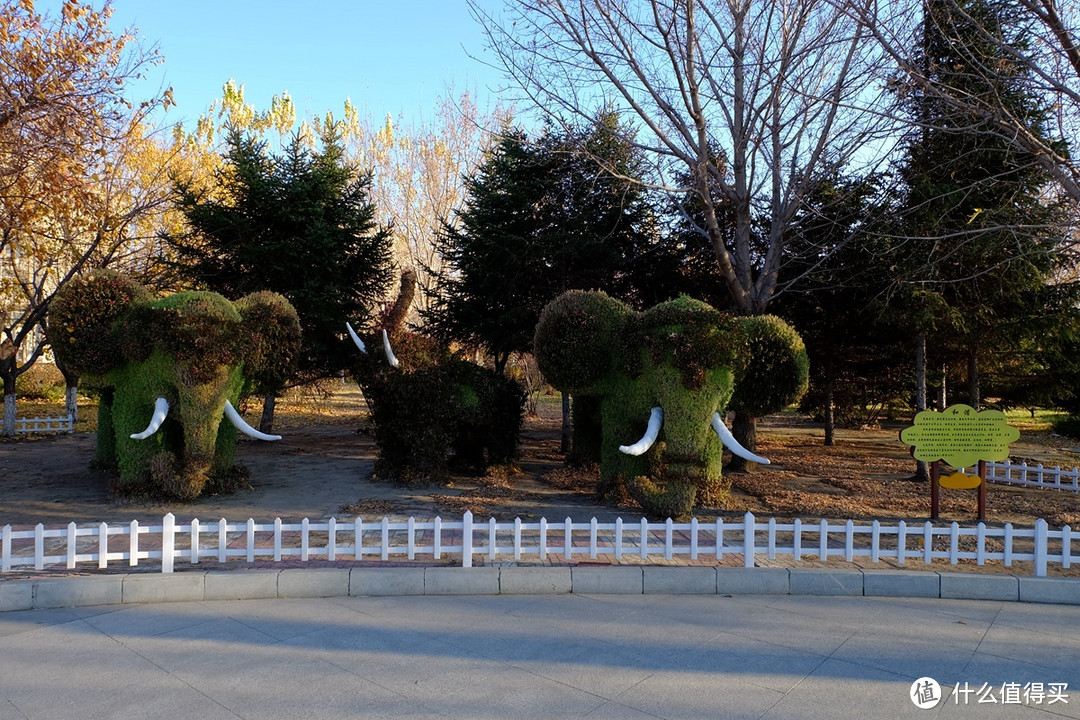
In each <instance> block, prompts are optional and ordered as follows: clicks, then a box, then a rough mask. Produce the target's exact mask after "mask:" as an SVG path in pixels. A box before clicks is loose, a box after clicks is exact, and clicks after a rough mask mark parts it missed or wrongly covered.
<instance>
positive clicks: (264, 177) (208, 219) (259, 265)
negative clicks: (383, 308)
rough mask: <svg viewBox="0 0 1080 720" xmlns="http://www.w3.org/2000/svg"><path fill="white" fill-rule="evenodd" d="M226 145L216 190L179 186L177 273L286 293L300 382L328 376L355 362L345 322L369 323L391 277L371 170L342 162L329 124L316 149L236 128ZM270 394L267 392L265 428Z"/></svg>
mask: <svg viewBox="0 0 1080 720" xmlns="http://www.w3.org/2000/svg"><path fill="white" fill-rule="evenodd" d="M227 147H228V151H227V154H226V156H225V163H224V166H223V168H222V169H221V170H220V171H219V172H218V173H217V174H216V175H215V184H214V187H213V188H211V189H210V190H209V191H200V190H199V189H197V188H195V187H193V186H191V185H185V184H180V185H179V186H178V188H177V196H178V200H177V202H178V205H179V207H180V209H181V210H182V211H183V213H184V216H185V218H186V220H187V223H188V226H189V228H190V232H189V233H188V234H186V235H183V236H176V237H170V238H168V239H169V241H170V242H171V244H172V245H173V246H174V247H175V248H176V250H177V253H178V256H179V258H180V260H179V263H178V268H177V269H178V272H180V273H181V274H182V275H183V276H185V277H187V278H188V279H189V280H190V281H191V282H192V283H194V284H196V285H198V286H201V287H205V288H207V289H209V290H213V291H216V292H219V293H221V294H223V295H225V296H227V297H239V296H241V295H244V294H247V293H249V292H253V291H256V290H273V291H275V292H278V293H281V294H282V295H284V296H285V297H286V298H288V300H289V302H291V303H292V305H293V307H295V308H296V312H297V315H299V317H300V325H301V328H302V330H303V350H302V355H301V362H300V368H299V373H300V378H301V381H310V380H315V379H319V378H325V377H331V376H333V375H335V374H337V373H338V372H340V371H341V370H342V369H344V368H346V367H349V364H350V362H351V359H352V353H353V349H352V348H351V347H350V346H349V345H347V343H345V342H343V341H342V340H341V332H342V327H343V325H344V323H345V321H346V320H350V321H352V322H354V323H357V324H365V323H366V322H367V320H368V318H369V317H370V315H371V312H372V308H373V305H374V303H375V302H376V301H377V300H378V299H380V298H381V297H382V296H383V294H384V293H385V290H386V288H387V286H388V285H389V282H390V279H391V260H390V235H389V232H388V230H387V229H386V228H383V227H380V226H379V225H378V224H377V223H376V221H375V210H374V207H373V206H372V204H371V203H370V201H369V200H368V186H369V184H370V176H369V175H367V174H364V173H361V172H359V171H358V170H357V169H356V168H354V167H352V166H350V165H349V164H348V163H347V162H346V160H345V155H344V148H343V145H342V141H341V136H340V133H339V132H338V131H337V129H336V128H333V127H331V128H329V129H328V131H327V132H326V133H325V134H324V135H323V137H322V138H321V143H320V146H319V148H318V149H317V150H313V149H311V148H310V147H309V146H308V145H307V144H306V143H305V142H304V141H303V140H301V138H300V137H299V136H297V137H294V138H293V139H292V141H291V142H290V143H289V144H288V145H287V146H286V147H285V148H284V149H283V150H282V152H281V154H271V153H269V152H268V151H267V148H266V144H265V143H263V142H259V141H256V140H254V139H252V138H251V137H245V136H244V135H243V134H241V133H240V132H239V131H236V130H233V131H231V132H230V133H229V135H228V138H227ZM273 400H274V393H273V392H270V393H268V395H267V404H266V405H265V406H264V416H263V423H262V425H263V427H264V428H268V427H269V426H270V425H271V424H272V418H273Z"/></svg>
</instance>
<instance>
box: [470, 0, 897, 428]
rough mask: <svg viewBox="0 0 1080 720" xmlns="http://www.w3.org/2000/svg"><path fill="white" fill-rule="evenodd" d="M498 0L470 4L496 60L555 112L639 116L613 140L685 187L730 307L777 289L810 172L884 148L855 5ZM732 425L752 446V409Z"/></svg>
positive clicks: (878, 101) (879, 96)
mask: <svg viewBox="0 0 1080 720" xmlns="http://www.w3.org/2000/svg"><path fill="white" fill-rule="evenodd" d="M852 1H853V2H870V1H871V0H852ZM508 6H509V10H508V12H507V14H506V15H505V16H502V17H500V18H495V17H493V16H492V15H491V14H489V13H485V12H484V11H483V10H482V9H481V8H480V7H479V5H478V4H477V3H475V2H472V3H471V7H472V11H473V13H474V15H475V16H476V17H477V18H478V19H479V21H480V22H481V23H482V24H483V26H484V28H485V29H486V31H487V33H488V37H489V40H490V43H489V44H490V49H491V50H492V52H493V53H494V54H495V56H496V57H497V58H498V60H499V61H500V62H501V64H502V65H503V67H504V68H505V70H506V72H507V74H508V75H509V76H510V77H511V78H512V80H513V81H514V82H515V83H516V84H517V85H519V86H520V87H521V88H522V89H523V90H524V92H525V93H526V95H527V96H528V97H529V98H530V99H531V100H532V101H533V102H534V103H535V104H536V105H537V106H538V107H539V108H542V109H543V110H544V111H546V112H547V113H548V114H549V115H550V116H553V117H555V118H557V119H558V118H560V117H566V116H569V117H570V118H574V119H575V120H577V119H583V120H585V121H588V120H589V119H590V118H592V117H594V116H595V111H596V109H597V108H598V107H607V108H609V109H611V110H612V111H614V112H617V113H619V114H621V115H622V116H623V119H624V120H626V119H629V120H630V121H631V122H624V125H625V126H627V127H633V126H636V127H638V128H640V131H639V132H638V134H637V135H636V136H635V137H629V138H627V139H628V140H629V141H630V142H632V143H634V144H636V145H638V146H640V147H642V148H643V149H645V150H646V151H647V152H648V153H650V154H651V157H653V158H655V160H656V167H657V171H658V172H657V177H658V178H659V181H658V184H660V185H661V186H663V187H665V188H666V189H667V190H669V191H670V192H671V193H672V194H673V195H674V196H675V197H685V196H686V194H687V193H692V194H693V196H694V200H693V202H694V204H695V205H698V207H699V209H700V210H701V211H703V212H702V213H701V216H702V217H703V219H704V222H702V223H699V224H698V231H699V232H701V233H702V234H703V235H705V236H706V237H708V239H709V241H710V242H711V244H712V247H713V250H714V253H715V256H716V265H717V273H718V276H719V279H720V280H721V281H722V283H723V284H724V285H725V286H726V287H727V289H728V292H729V294H730V296H731V299H732V306H733V307H734V308H735V310H736V311H737V312H739V313H742V314H747V315H751V314H759V313H763V312H765V311H766V308H767V306H768V304H769V303H770V301H771V300H772V299H773V298H774V297H776V296H777V295H778V294H779V293H780V292H783V289H784V285H782V284H781V270H782V265H783V263H784V260H785V257H786V255H787V252H788V248H787V240H788V238H789V237H790V235H791V231H792V230H793V229H794V228H795V226H796V225H797V224H798V222H799V219H800V213H799V210H800V208H801V207H802V206H803V201H804V199H805V198H806V197H807V196H808V194H809V193H810V191H811V190H812V189H813V188H814V186H815V184H816V183H818V182H819V181H821V180H822V179H825V178H831V177H833V176H835V175H836V174H837V173H838V172H839V171H840V170H842V169H846V170H848V171H851V170H852V166H853V165H854V164H861V165H864V166H867V168H868V167H869V166H871V165H873V164H874V163H875V162H877V161H879V160H880V159H881V158H883V157H884V156H886V155H887V154H888V152H889V151H890V150H891V143H890V141H889V139H888V138H889V137H890V129H891V124H892V123H893V122H894V120H893V119H892V118H891V116H890V114H889V113H887V112H883V111H882V110H881V108H878V107H877V106H878V105H883V104H885V103H887V102H889V101H890V99H889V98H887V97H883V95H884V93H883V92H882V90H883V83H882V81H881V80H882V78H883V77H884V75H885V73H884V72H883V70H884V68H883V65H882V61H883V59H884V57H885V55H884V54H883V53H882V52H881V50H880V48H879V47H878V46H876V45H875V44H874V43H873V42H872V38H871V36H870V34H869V32H868V31H867V29H866V27H865V26H864V24H863V21H862V16H861V15H860V14H859V13H850V12H847V11H846V9H844V8H840V7H837V6H835V5H833V4H831V3H830V2H829V0H769V1H768V2H764V1H754V0H720V1H719V2H710V1H706V0H509V1H508ZM678 178H684V179H685V182H686V184H687V185H688V187H686V186H684V187H678V184H679V181H678V180H677V179H678ZM725 215H727V218H728V220H727V221H723V220H722V218H724V216H725ZM803 216H805V213H804V214H803ZM811 267H812V266H811ZM792 279H793V278H788V279H786V280H785V281H784V282H785V283H789V281H790V280H792ZM734 432H735V435H736V437H738V438H739V440H740V441H742V442H743V444H744V445H746V446H747V447H750V448H753V447H754V445H755V439H756V422H755V419H754V418H751V417H744V416H736V418H735V425H734Z"/></svg>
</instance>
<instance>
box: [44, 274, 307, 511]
mask: <svg viewBox="0 0 1080 720" xmlns="http://www.w3.org/2000/svg"><path fill="white" fill-rule="evenodd" d="M48 338H49V342H50V344H51V345H52V348H53V352H54V353H55V355H56V359H57V362H58V363H60V364H62V365H64V366H65V367H67V368H68V369H70V370H71V371H73V372H75V373H77V374H79V375H81V376H82V377H83V378H84V379H86V380H87V381H88V382H89V384H90V385H93V386H97V387H98V388H100V391H101V399H100V403H99V405H98V433H97V434H98V446H97V462H98V463H99V464H100V465H103V466H106V467H115V468H116V470H117V471H118V473H119V479H118V480H117V481H116V482H115V483H114V486H113V490H114V492H118V493H127V494H129V493H132V492H140V493H149V494H153V495H163V496H166V497H172V498H177V499H183V500H190V499H194V498H196V497H198V496H199V495H200V494H201V493H202V492H203V490H204V488H207V487H208V486H209V487H225V486H227V485H228V479H229V477H230V475H232V474H234V473H236V472H237V470H236V468H234V463H233V460H234V456H235V450H236V440H237V435H236V430H237V428H239V429H240V430H242V431H243V432H245V433H247V434H249V435H252V436H254V437H258V438H260V439H264V440H276V439H279V436H276V435H264V434H263V433H259V432H258V431H256V430H254V429H253V428H251V427H250V426H248V425H247V424H246V423H244V421H243V420H242V419H241V418H240V415H239V414H238V413H237V412H236V411H235V409H234V404H235V403H237V402H238V401H239V399H240V397H241V395H242V394H244V393H245V392H248V391H251V390H265V389H268V388H274V389H276V388H278V387H280V386H281V385H282V384H283V383H284V381H285V379H286V378H287V377H288V376H289V375H290V374H291V373H292V370H293V367H294V364H295V359H296V357H297V355H298V353H299V350H300V323H299V320H298V319H297V316H296V311H295V310H293V308H292V306H291V305H290V304H289V302H288V301H287V300H286V299H285V298H283V297H282V296H280V295H277V294H276V293H269V292H260V293H253V294H251V295H248V296H246V297H244V298H241V299H240V300H239V301H237V302H236V303H235V304H233V303H231V302H229V301H228V300H226V299H225V298H224V297H222V296H221V295H218V294H217V293H211V292H182V293H177V294H175V295H172V296H170V297H166V298H161V299H153V298H152V297H151V295H150V293H149V291H148V290H146V288H144V287H142V286H141V285H139V284H138V283H136V282H135V281H134V280H132V279H130V278H127V277H125V276H123V275H119V274H116V273H113V272H109V271H98V272H96V273H94V274H92V275H90V276H89V277H87V278H85V279H76V280H73V281H72V282H70V283H68V284H67V285H65V286H64V287H63V288H61V290H60V291H59V292H58V293H57V294H56V297H55V299H54V300H53V301H52V305H51V306H50V310H49V324H48ZM223 416H224V417H228V418H229V419H230V420H231V421H232V422H231V423H223V422H221V421H222V418H223Z"/></svg>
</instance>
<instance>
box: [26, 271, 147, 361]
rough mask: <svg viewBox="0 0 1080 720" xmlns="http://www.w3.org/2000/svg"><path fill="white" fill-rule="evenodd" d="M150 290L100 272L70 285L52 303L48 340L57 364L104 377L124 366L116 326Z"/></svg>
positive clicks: (144, 298)
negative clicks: (115, 330)
mask: <svg viewBox="0 0 1080 720" xmlns="http://www.w3.org/2000/svg"><path fill="white" fill-rule="evenodd" d="M150 298H151V295H150V291H149V290H147V289H146V288H145V287H143V286H142V285H140V284H139V283H137V282H135V281H134V280H133V279H131V278H130V277H128V276H126V275H121V274H119V273H116V272H113V271H112V270H95V271H93V272H92V273H90V274H89V275H87V276H86V277H77V278H73V279H72V280H70V281H68V282H67V283H65V284H64V285H63V287H61V288H60V289H59V290H57V292H56V295H55V296H54V297H53V299H52V302H51V303H50V304H49V314H48V330H47V335H46V337H47V339H48V341H49V344H50V345H51V346H52V349H53V354H54V355H55V356H56V360H57V362H58V363H59V364H60V365H61V366H63V367H65V368H67V369H68V370H70V371H71V372H74V373H76V374H78V375H90V376H101V375H104V374H106V373H107V372H109V371H110V370H112V369H114V368H116V367H119V366H120V365H122V364H123V363H124V362H125V360H124V353H123V346H122V343H121V341H120V340H121V339H120V338H119V337H118V335H117V333H116V332H114V326H115V325H116V324H117V321H118V320H120V319H121V318H122V317H123V316H124V315H125V314H126V313H127V312H128V310H129V309H130V308H131V307H132V306H133V305H134V304H135V303H138V302H144V301H147V300H150Z"/></svg>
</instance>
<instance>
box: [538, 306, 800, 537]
mask: <svg viewBox="0 0 1080 720" xmlns="http://www.w3.org/2000/svg"><path fill="white" fill-rule="evenodd" d="M534 348H535V352H536V359H537V363H538V364H539V366H540V370H541V372H543V373H544V376H545V378H546V379H547V380H548V382H550V383H551V384H552V385H553V386H555V387H556V388H558V389H559V390H562V391H563V392H568V393H571V394H572V395H574V399H575V400H574V402H575V413H574V418H573V420H574V442H575V445H579V448H578V456H579V458H581V457H582V455H584V456H589V455H592V456H593V457H594V458H595V459H596V460H597V461H599V463H600V484H599V487H598V494H599V495H601V496H602V497H607V498H617V497H620V496H622V495H623V494H624V493H625V494H628V495H629V496H630V497H631V498H633V499H634V500H636V501H637V502H638V503H639V504H640V505H641V506H642V508H644V509H645V510H646V511H647V512H649V513H653V514H656V515H660V516H668V517H684V516H687V515H689V514H690V513H691V512H692V510H693V508H694V507H695V506H710V507H716V506H719V505H721V503H722V502H723V500H724V498H725V497H726V495H727V492H728V485H727V484H726V483H725V482H724V481H723V478H722V477H721V455H722V452H723V445H727V446H728V447H729V448H730V449H731V450H732V452H734V453H736V454H738V455H740V456H741V457H745V458H747V459H749V460H753V461H755V462H765V463H767V462H768V460H766V459H765V458H761V457H758V456H756V455H753V454H752V453H749V452H748V451H747V450H746V449H745V448H742V447H741V446H740V445H739V444H738V443H737V442H735V440H734V438H733V437H732V436H731V433H730V432H729V431H728V429H727V428H726V427H725V426H724V423H723V420H722V418H723V417H724V415H725V414H726V412H727V411H728V410H729V409H733V410H741V411H743V412H748V413H750V414H751V415H753V416H755V417H759V416H761V415H765V414H768V413H770V412H776V411H777V410H780V409H782V408H783V407H785V406H786V405H788V404H789V403H792V402H794V401H795V400H797V399H798V398H799V397H800V396H801V395H802V394H803V392H805V390H806V385H807V369H808V365H807V358H806V350H805V348H804V346H803V342H802V340H801V339H800V338H799V336H798V334H796V333H795V331H794V330H793V329H792V328H791V327H790V326H789V325H788V324H787V323H785V322H784V321H782V320H780V319H779V318H776V317H771V316H759V317H739V318H736V317H729V316H727V315H724V314H722V313H720V312H718V311H717V310H715V309H713V308H712V307H710V306H709V305H706V304H705V303H702V302H699V301H697V300H693V299H690V298H687V297H681V298H679V299H677V300H672V301H669V302H665V303H662V304H660V305H656V306H655V307H653V308H650V309H649V310H646V311H644V312H634V311H633V310H631V309H630V308H629V307H627V306H626V305H624V304H623V303H621V302H619V301H618V300H614V299H612V298H610V297H608V296H607V295H605V294H603V293H599V292H581V291H571V292H568V293H565V294H563V295H560V296H559V297H558V298H556V299H555V300H553V301H552V302H551V303H549V304H548V306H547V307H546V308H545V309H544V311H543V313H542V314H541V317H540V323H539V325H538V326H537V329H536V337H535V342H534ZM636 438H641V440H639V441H638V442H635V443H633V444H631V445H624V444H623V443H627V442H633V441H634V440H635V439H636Z"/></svg>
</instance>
